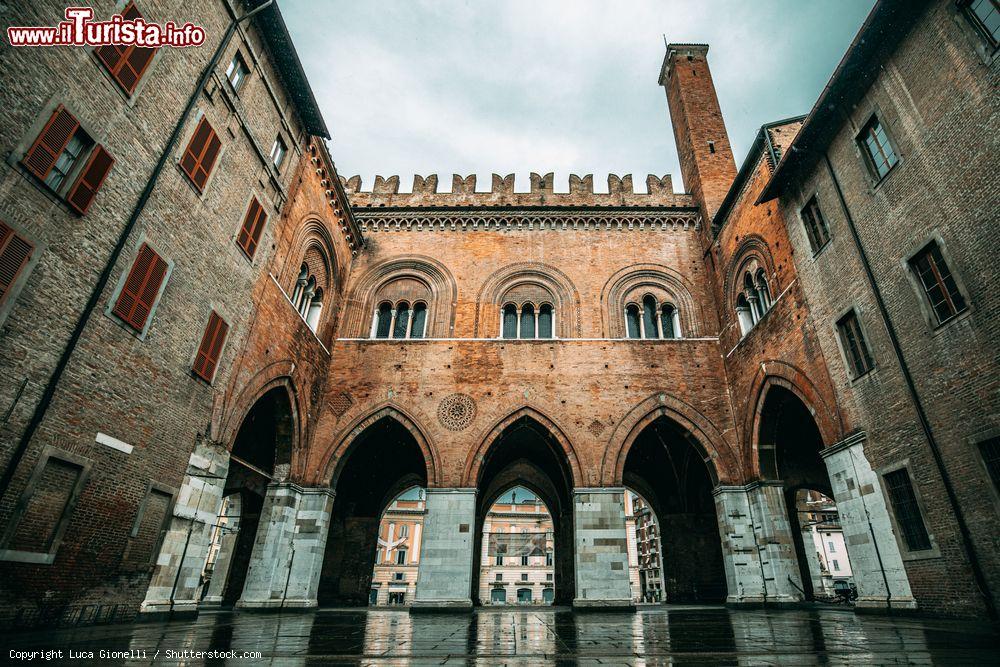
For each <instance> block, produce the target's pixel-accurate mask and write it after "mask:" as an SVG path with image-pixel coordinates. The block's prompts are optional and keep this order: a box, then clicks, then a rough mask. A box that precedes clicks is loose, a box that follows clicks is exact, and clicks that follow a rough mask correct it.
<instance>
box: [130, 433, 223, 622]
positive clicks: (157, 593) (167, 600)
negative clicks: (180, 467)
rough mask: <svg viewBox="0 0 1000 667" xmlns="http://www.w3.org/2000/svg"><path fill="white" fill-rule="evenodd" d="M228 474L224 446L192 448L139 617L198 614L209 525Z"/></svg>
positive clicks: (207, 443)
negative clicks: (180, 613)
mask: <svg viewBox="0 0 1000 667" xmlns="http://www.w3.org/2000/svg"><path fill="white" fill-rule="evenodd" d="M196 463H197V465H195V464H196ZM228 472H229V452H228V451H227V450H226V448H225V447H223V446H221V445H219V444H217V443H214V442H212V441H209V440H201V441H199V442H198V444H196V445H195V451H194V453H193V454H192V456H191V463H190V464H189V465H188V469H187V474H185V476H184V482H183V483H182V484H181V488H180V490H179V491H178V493H177V498H175V499H174V509H173V517H172V518H171V521H170V527H169V528H168V529H167V534H166V535H165V536H164V538H163V543H162V545H161V547H160V553H159V555H158V556H157V558H156V567H155V569H154V570H153V576H152V578H151V580H150V582H149V588H148V589H147V590H146V598H145V600H143V602H142V605H141V607H140V612H141V613H162V612H169V611H194V610H195V609H197V606H198V600H199V598H200V597H201V572H202V569H203V568H204V567H205V559H206V558H207V557H208V547H209V542H210V540H211V532H212V525H213V524H214V523H215V519H216V517H217V516H218V515H219V509H220V507H221V506H222V493H223V489H224V487H225V482H226V475H227V473H228Z"/></svg>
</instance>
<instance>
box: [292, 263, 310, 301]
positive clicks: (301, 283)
mask: <svg viewBox="0 0 1000 667" xmlns="http://www.w3.org/2000/svg"><path fill="white" fill-rule="evenodd" d="M307 282H309V267H308V266H306V265H305V264H303V265H302V266H301V267H299V275H298V276H297V277H296V278H295V285H293V286H292V305H294V306H295V309H296V310H298V309H299V300H300V299H301V298H302V292H304V291H305V289H306V283H307Z"/></svg>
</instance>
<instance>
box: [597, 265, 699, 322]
mask: <svg viewBox="0 0 1000 667" xmlns="http://www.w3.org/2000/svg"><path fill="white" fill-rule="evenodd" d="M643 288H648V289H650V290H653V291H657V292H659V291H662V292H664V293H666V294H667V295H669V299H670V302H671V303H672V304H673V305H674V306H675V307H676V308H677V311H678V317H679V318H680V322H681V333H682V335H683V336H686V337H695V336H701V335H704V332H705V322H707V321H708V320H706V314H705V313H704V312H703V311H702V307H701V305H700V304H698V303H697V302H696V301H695V300H694V297H692V296H691V285H690V283H689V282H688V281H687V280H686V279H685V278H684V277H683V276H681V274H680V273H678V272H677V271H675V270H673V269H671V268H669V267H666V266H663V265H660V264H633V265H632V266H627V267H625V268H623V269H620V270H619V271H618V272H616V273H615V274H614V275H612V276H611V277H610V278H609V279H608V281H607V282H606V283H604V287H602V288H601V334H602V335H603V336H606V337H608V338H625V334H626V332H625V306H626V305H627V301H628V300H629V298H628V297H629V295H630V294H632V293H634V292H636V291H637V290H638V291H639V292H641V291H642V289H643Z"/></svg>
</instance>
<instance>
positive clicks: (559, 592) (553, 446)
mask: <svg viewBox="0 0 1000 667" xmlns="http://www.w3.org/2000/svg"><path fill="white" fill-rule="evenodd" d="M477 481H478V489H479V494H478V496H477V498H476V533H475V536H476V537H475V540H476V542H475V546H474V552H473V553H475V554H477V555H479V557H480V559H483V558H489V557H490V556H491V555H492V559H493V562H494V564H495V563H496V557H497V555H498V551H499V550H500V549H501V548H502V549H505V550H509V549H516V550H517V556H508V555H507V554H506V553H505V554H503V557H504V565H502V566H500V567H501V568H503V569H501V570H498V571H493V570H490V571H489V572H488V573H487V575H485V576H488V575H489V574H492V576H493V581H492V582H491V581H487V580H485V578H484V574H483V573H484V572H486V568H484V567H482V566H480V567H474V568H473V575H472V594H473V596H474V602H476V603H477V604H483V605H489V604H491V603H494V602H496V603H506V604H510V603H514V604H517V603H518V602H519V601H520V603H521V604H527V603H528V602H529V601H528V599H527V595H528V594H527V593H526V592H524V591H525V590H530V591H531V600H530V602H531V603H534V602H540V603H544V604H569V603H570V602H572V600H573V596H574V594H575V577H574V567H573V475H572V471H571V469H570V465H569V461H568V460H567V457H566V454H565V452H564V451H563V449H562V447H561V446H560V444H559V441H558V440H556V438H555V437H554V436H553V434H552V433H551V432H550V431H549V430H548V429H547V428H546V427H545V426H544V425H542V424H541V423H539V422H538V421H537V420H535V419H533V418H532V417H530V416H527V415H525V416H523V417H521V418H519V419H517V420H516V421H515V422H513V423H512V424H510V425H509V426H507V427H506V428H505V429H504V430H503V432H502V433H501V434H500V435H499V436H498V437H497V438H496V439H495V440H494V442H493V443H491V445H490V448H489V450H488V451H487V453H486V455H485V457H484V459H483V463H482V466H481V468H480V470H479V478H478V480H477ZM515 487H520V488H521V489H523V490H522V491H518V492H517V496H516V498H521V499H526V498H527V497H528V496H526V495H522V494H526V493H527V494H531V497H532V498H533V500H532V501H531V502H530V503H527V505H528V506H529V507H530V508H531V509H530V513H534V514H538V515H542V514H543V512H542V511H541V508H542V507H544V508H545V510H546V511H547V513H548V515H549V520H548V521H547V522H546V521H545V520H544V517H541V516H539V523H538V524H535V523H534V519H532V520H531V522H530V526H531V529H530V531H529V533H528V534H529V535H530V537H523V538H511V537H510V536H509V535H510V534H509V532H508V533H507V535H508V536H507V537H504V538H499V539H498V538H497V537H496V534H495V531H494V530H493V520H494V519H495V515H494V517H492V518H489V519H488V517H491V514H490V513H491V510H492V508H493V507H494V504H495V503H497V502H499V501H503V500H505V499H506V500H510V499H512V498H514V499H515V500H516V498H515V497H514V496H512V495H511V491H513V490H514V488H515ZM534 499H537V501H538V502H537V503H536V502H535V500H534ZM501 504H502V505H509V504H510V503H503V502H501ZM515 504H516V503H515ZM536 506H537V507H539V511H538V512H537V513H536V512H535V509H534V508H535V507H536ZM522 511H524V512H525V513H526V514H527V513H529V510H522ZM488 520H489V522H490V526H489V530H487V521H488ZM546 526H550V528H549V530H545V529H544V527H546ZM546 533H548V534H546ZM484 536H485V537H484ZM550 536H551V537H550ZM522 552H527V553H522ZM508 553H510V552H508ZM548 553H550V554H551V565H546V564H545V563H547V562H548V560H547V559H548V558H549V556H547V554H548ZM525 555H527V558H528V560H527V565H524V566H522V565H521V563H522V561H523V557H524V556H525ZM508 558H513V559H514V562H515V563H516V565H514V566H513V567H511V568H508V566H507V559H508ZM525 568H527V569H525ZM549 568H551V569H549ZM508 569H509V573H508V571H507V570H508ZM515 570H516V574H517V580H516V581H512V582H511V585H510V586H505V587H504V590H505V591H506V593H505V599H504V600H503V601H501V600H493V599H492V596H493V595H494V593H493V592H492V591H493V590H495V589H496V587H495V586H492V585H491V583H496V574H497V573H500V574H502V575H503V576H504V578H505V579H506V578H507V577H508V576H513V574H514V573H515ZM522 574H527V575H528V581H529V582H530V581H531V580H532V577H536V576H541V575H546V578H545V579H540V580H539V581H540V582H541V583H538V584H533V585H531V586H522V585H520V583H521V575H522ZM548 574H551V575H552V579H551V581H550V580H549V579H548V578H547V575H548ZM547 588H548V589H550V590H551V592H549V593H546V589H547ZM519 591H521V592H520V593H519ZM496 595H498V596H499V595H500V594H499V593H497V594H496ZM519 596H520V597H519ZM539 598H540V599H539Z"/></svg>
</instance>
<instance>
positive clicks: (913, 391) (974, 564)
mask: <svg viewBox="0 0 1000 667" xmlns="http://www.w3.org/2000/svg"><path fill="white" fill-rule="evenodd" d="M823 161H824V162H825V163H826V168H827V170H828V171H829V172H830V179H831V180H832V181H833V187H834V190H836V192H837V199H838V200H840V206H841V208H842V209H843V210H844V218H845V219H846V220H847V227H848V229H850V230H851V238H852V239H853V240H854V247H855V249H856V250H857V251H858V257H859V258H860V259H861V265H862V266H863V267H864V270H865V276H866V278H867V279H868V286H869V287H870V288H871V291H872V295H873V296H874V297H875V303H876V305H877V306H878V310H879V314H880V315H881V316H882V322H883V323H884V324H885V328H886V332H887V333H888V334H889V342H890V343H891V344H892V350H893V353H894V354H895V356H896V361H897V362H898V363H899V369H900V371H902V373H903V379H904V380H905V381H906V388H907V391H908V392H909V394H910V400H911V401H912V402H913V407H914V409H915V410H916V412H917V418H918V420H919V421H920V428H921V430H923V432H924V437H925V438H926V439H927V444H928V446H929V448H930V450H931V455H932V456H933V458H934V465H935V467H937V469H938V474H939V475H941V482H942V483H943V484H944V490H945V493H946V494H947V495H948V502H949V503H950V504H951V508H952V510H953V511H954V512H955V522H956V523H957V524H958V530H959V533H960V534H961V537H962V548H963V551H964V552H965V555H966V557H967V558H968V559H969V566H970V567H971V568H972V575H973V578H974V579H975V581H976V586H977V587H978V588H979V593H980V595H982V596H983V602H984V603H985V605H986V612H987V613H988V614H989V616H990V618H991V619H994V620H996V618H997V609H996V605H995V604H994V602H993V594H992V592H991V591H990V587H989V584H988V583H987V581H986V575H985V574H984V573H983V569H982V566H981V565H980V563H979V557H978V556H977V555H976V549H975V546H974V545H973V543H972V535H971V533H970V532H969V526H968V524H967V523H966V522H965V515H964V514H963V513H962V508H961V507H960V506H959V504H958V495H957V494H956V493H955V487H954V485H953V484H952V482H951V476H950V475H949V474H948V470H947V469H946V468H945V465H944V458H943V457H942V456H941V450H940V448H939V447H938V443H937V439H936V438H935V437H934V432H933V430H932V429H931V424H930V421H929V420H928V419H927V413H926V412H925V411H924V405H923V403H922V402H921V400H920V395H919V394H918V393H917V386H916V383H915V382H914V381H913V376H912V375H911V374H910V367H909V366H908V365H907V363H906V358H905V357H904V356H903V348H902V346H901V345H900V343H899V337H898V336H897V335H896V328H895V327H894V326H893V324H892V319H891V318H890V317H889V310H888V308H886V305H885V300H884V299H883V298H882V292H881V290H879V287H878V284H876V282H875V273H874V272H873V271H872V267H871V263H870V262H869V261H868V253H866V252H865V247H864V244H863V243H862V242H861V236H860V234H858V229H857V227H856V226H855V225H854V218H853V217H852V216H851V211H850V209H849V208H848V207H847V201H846V200H845V199H844V193H843V191H842V190H841V188H840V181H839V180H838V179H837V174H836V173H835V172H834V171H833V164H831V163H830V157H829V156H828V155H827V153H826V151H823Z"/></svg>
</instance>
